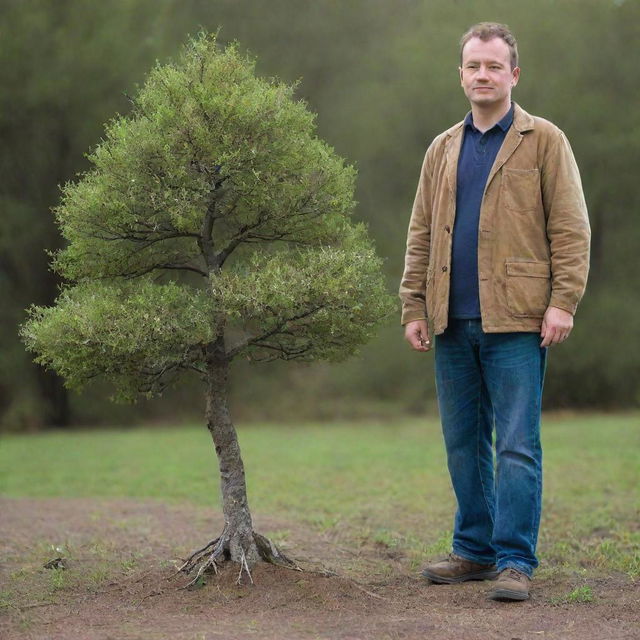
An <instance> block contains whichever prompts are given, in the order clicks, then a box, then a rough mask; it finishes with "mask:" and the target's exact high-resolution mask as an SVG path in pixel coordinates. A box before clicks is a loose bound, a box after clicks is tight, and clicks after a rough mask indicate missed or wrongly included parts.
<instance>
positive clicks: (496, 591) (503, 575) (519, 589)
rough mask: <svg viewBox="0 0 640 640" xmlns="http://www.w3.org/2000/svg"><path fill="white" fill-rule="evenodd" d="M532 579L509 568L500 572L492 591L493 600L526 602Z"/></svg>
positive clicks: (490, 596)
mask: <svg viewBox="0 0 640 640" xmlns="http://www.w3.org/2000/svg"><path fill="white" fill-rule="evenodd" d="M530 583H531V578H530V577H529V576H528V575H527V574H526V573H522V571H518V570H517V569H513V568H512V567H509V568H508V569H504V570H503V571H501V572H500V575H499V576H498V577H497V579H496V581H495V584H494V585H493V588H492V589H491V591H489V598H491V600H526V599H527V598H528V597H529V584H530Z"/></svg>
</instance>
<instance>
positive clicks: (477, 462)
mask: <svg viewBox="0 0 640 640" xmlns="http://www.w3.org/2000/svg"><path fill="white" fill-rule="evenodd" d="M460 45H461V48H460V56H461V66H460V68H459V72H460V82H461V84H462V88H463V90H464V93H465V95H466V96H467V98H468V99H469V102H470V104H471V111H470V112H469V113H468V114H467V116H466V118H465V119H464V121H462V122H460V123H458V124H456V125H455V126H453V127H452V128H451V129H449V130H447V131H445V132H444V133H442V134H441V135H439V136H438V137H436V138H435V140H434V141H433V142H432V144H431V145H430V146H429V148H428V150H427V152H426V155H425V159H424V163H423V165H422V170H421V173H420V180H419V184H418V190H417V194H416V198H415V201H414V205H413V211H412V214H411V221H410V224H409V231H408V238H407V250H406V256H405V269H404V275H403V278H402V283H401V285H400V298H401V300H402V302H403V308H402V324H403V325H404V326H405V337H406V339H407V340H408V341H409V343H410V344H411V346H412V347H413V349H415V350H416V351H421V352H426V351H429V350H430V348H431V339H430V332H429V326H431V328H432V330H433V333H434V334H435V371H436V388H437V394H438V404H439V409H440V415H441V421H442V429H443V434H444V440H445V446H446V451H447V464H448V467H449V472H450V475H451V480H452V484H453V488H454V492H455V495H456V500H457V505H458V508H457V512H456V517H455V526H454V533H453V544H452V553H451V554H450V555H449V557H448V558H447V559H446V560H443V561H441V562H437V563H434V564H430V565H428V566H427V567H426V569H425V570H424V571H423V575H424V576H425V577H427V578H429V579H430V580H431V581H432V582H436V583H447V584H451V583H458V582H463V581H465V580H478V579H486V578H496V579H495V581H494V582H493V585H492V589H491V590H490V592H489V597H490V598H493V599H496V600H525V599H526V598H528V597H529V582H530V579H531V576H532V574H533V571H534V569H535V568H536V567H537V566H538V560H537V558H536V555H535V550H536V542H537V536H538V527H539V522H540V511H541V489H542V451H541V448H540V406H541V397H542V385H543V378H544V372H545V364H546V352H547V348H548V347H549V346H551V345H556V344H559V343H561V342H564V341H565V340H566V339H567V337H568V336H569V334H570V333H571V329H572V327H573V315H574V313H575V311H576V307H577V305H578V302H579V301H580V299H581V297H582V295H583V293H584V289H585V285H586V280H587V272H588V265H589V240H590V229H589V222H588V218H587V210H586V205H585V201H584V196H583V193H582V187H581V183H580V175H579V173H578V168H577V166H576V163H575V160H574V157H573V154H572V152H571V148H570V146H569V143H568V141H567V139H566V138H565V136H564V134H563V133H562V131H560V130H559V129H558V128H557V127H556V126H554V125H553V124H551V123H550V122H548V121H546V120H544V119H542V118H537V117H534V116H531V115H529V114H528V113H526V112H525V111H524V110H523V109H522V108H521V107H520V106H519V105H517V104H515V103H512V101H511V91H512V89H513V87H515V86H516V84H517V82H518V78H519V77H520V69H519V67H518V51H517V45H516V40H515V38H514V37H513V35H512V34H511V32H510V31H509V29H508V27H506V26H505V25H500V24H495V23H480V24H477V25H475V26H473V27H471V28H470V29H469V31H468V32H467V33H465V34H464V36H463V37H462V40H461V43H460ZM494 429H495V433H496V442H495V446H496V460H497V464H496V467H495V470H494V461H493V447H492V436H493V430H494Z"/></svg>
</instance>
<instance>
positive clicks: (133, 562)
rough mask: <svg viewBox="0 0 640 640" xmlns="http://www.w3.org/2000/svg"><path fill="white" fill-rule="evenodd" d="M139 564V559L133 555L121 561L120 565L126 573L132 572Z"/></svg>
mask: <svg viewBox="0 0 640 640" xmlns="http://www.w3.org/2000/svg"><path fill="white" fill-rule="evenodd" d="M137 566H138V559H137V558H134V557H131V558H127V559H126V560H122V561H121V562H120V567H121V568H122V570H123V571H124V572H125V573H131V572H132V571H134V570H135V568H136V567H137Z"/></svg>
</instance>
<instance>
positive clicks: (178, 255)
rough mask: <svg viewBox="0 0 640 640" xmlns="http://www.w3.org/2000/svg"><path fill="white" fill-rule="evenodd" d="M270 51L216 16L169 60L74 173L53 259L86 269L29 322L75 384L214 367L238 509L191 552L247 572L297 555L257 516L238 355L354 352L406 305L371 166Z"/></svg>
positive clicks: (226, 462)
mask: <svg viewBox="0 0 640 640" xmlns="http://www.w3.org/2000/svg"><path fill="white" fill-rule="evenodd" d="M254 66H255V65H254V62H253V61H252V60H251V59H249V58H247V57H246V56H245V55H241V53H240V52H239V49H238V47H237V46H236V45H230V46H227V47H226V48H224V49H221V48H220V47H219V46H218V45H217V44H216V38H215V36H213V35H210V34H207V33H201V34H200V35H199V36H198V37H196V38H193V39H191V40H190V41H189V42H188V43H187V45H186V46H185V48H184V49H183V51H182V53H181V56H180V58H179V60H178V62H177V63H175V64H167V65H156V67H155V68H154V69H153V70H152V72H151V73H150V74H149V76H148V78H147V80H146V82H145V84H144V86H143V87H142V88H141V89H140V91H139V92H138V95H137V96H136V97H135V98H133V99H132V105H133V109H132V113H131V114H130V115H129V116H119V117H117V118H115V119H114V120H112V121H111V122H110V123H108V125H107V127H106V136H105V139H104V140H102V141H101V142H100V143H99V144H98V145H97V147H96V148H95V150H94V151H93V153H91V154H89V155H88V158H89V160H90V162H91V164H92V168H91V169H90V170H89V171H87V172H86V173H84V174H82V175H81V176H80V179H79V181H77V182H75V183H69V184H66V185H65V186H64V187H63V195H62V202H61V204H60V206H58V207H57V208H56V209H55V214H56V219H57V222H58V225H59V226H60V229H61V231H62V234H63V235H64V237H65V239H66V240H67V246H66V248H65V249H63V250H62V251H60V252H59V253H57V254H55V255H54V256H53V258H54V259H53V268H54V269H55V270H56V271H57V272H59V273H60V274H61V275H62V276H64V278H65V279H66V280H67V281H68V284H67V285H66V286H65V287H64V288H63V290H62V291H61V294H60V296H59V298H58V299H57V301H56V304H55V306H53V307H48V308H45V307H32V308H31V309H30V317H29V320H28V321H27V322H26V323H25V324H24V326H23V327H22V329H21V333H22V336H23V339H24V341H25V342H26V345H27V348H28V349H30V350H31V351H34V352H35V353H36V354H38V355H37V357H36V361H37V362H39V363H41V364H43V365H45V366H46V367H49V368H52V369H55V370H56V371H58V372H59V373H60V374H61V375H62V376H63V377H64V378H65V380H66V383H67V385H68V386H70V387H75V388H79V387H81V386H83V385H84V384H85V383H86V382H87V381H88V380H90V379H91V378H94V377H96V376H104V377H106V378H107V379H109V380H110V381H111V382H112V383H113V384H114V386H115V390H116V393H115V397H116V398H119V399H121V400H134V399H135V398H136V396H137V395H138V394H140V393H142V394H144V395H146V396H149V397H150V396H153V395H155V394H158V393H160V392H161V391H162V390H163V389H164V388H165V387H166V386H167V385H168V384H171V383H172V382H174V381H175V380H176V378H177V377H178V376H180V375H181V374H183V373H185V372H192V373H195V374H197V375H198V376H199V377H200V378H201V379H202V380H203V381H204V382H205V383H206V421H207V427H208V429H209V431H210V433H211V436H212V438H213V443H214V445H215V450H216V453H217V455H218V460H219V465H220V476H221V486H222V506H223V513H224V522H225V524H224V529H223V531H222V533H221V534H220V536H219V537H217V538H216V539H215V540H213V541H212V542H210V543H209V544H208V545H207V546H206V547H204V548H203V549H201V550H199V551H197V552H195V553H194V554H193V555H192V556H191V557H190V558H189V559H188V560H187V561H186V562H185V564H184V565H183V567H182V569H183V570H184V571H185V572H187V573H189V572H191V571H193V570H196V571H197V574H196V578H195V579H194V580H196V579H197V578H198V577H199V576H200V575H201V574H202V572H203V571H204V570H205V569H207V568H211V569H213V570H216V568H217V565H218V564H219V563H220V562H222V561H224V560H232V561H235V562H238V563H240V564H241V565H242V567H244V569H245V570H246V571H247V573H249V569H250V567H251V566H252V565H253V564H254V563H255V562H256V561H258V560H259V559H260V558H261V559H264V560H266V561H271V562H275V563H285V564H289V565H291V564H292V563H291V561H290V560H288V559H287V558H286V557H285V556H284V555H283V554H282V553H281V552H280V551H279V550H278V549H277V547H276V546H275V545H274V544H272V543H271V542H270V541H269V540H268V539H267V538H265V537H264V536H262V535H260V534H259V533H257V532H255V531H254V530H253V526H252V522H251V514H250V512H249V507H248V502H247V491H246V484H245V473H244V468H243V463H242V459H241V457H240V449H239V446H238V440H237V436H236V431H235V428H234V426H233V424H232V422H231V419H230V415H229V410H228V406H227V384H228V377H229V367H230V363H231V361H232V360H233V358H235V357H237V356H243V357H246V358H248V359H249V360H251V361H253V362H264V361H269V360H275V359H283V360H294V359H298V360H316V359H326V360H334V361H335V360H339V359H343V358H345V357H346V356H348V355H349V354H352V353H353V352H354V351H355V349H356V347H357V346H358V345H359V344H362V343H364V342H365V341H366V340H367V339H368V338H369V337H370V336H371V335H372V332H373V329H374V326H375V325H376V324H377V322H378V321H379V320H380V319H381V318H382V317H383V316H384V315H385V314H386V313H388V311H389V310H390V309H391V308H392V303H391V298H390V296H389V295H388V294H387V293H386V291H385V286H384V281H383V278H382V275H381V269H380V265H381V263H380V259H379V258H378V257H376V254H375V252H374V249H373V247H372V244H371V242H370V241H369V240H368V238H367V234H366V230H365V228H364V227H363V226H362V225H354V224H352V223H351V222H350V221H349V214H350V212H351V211H352V209H353V206H354V200H353V186H354V178H355V171H354V169H353V168H352V167H350V166H346V165H345V164H344V162H343V160H342V159H341V158H339V157H338V156H337V155H336V154H335V153H334V152H333V150H332V149H331V148H330V147H328V146H327V145H326V144H325V143H324V142H322V141H321V140H319V139H318V138H317V137H316V136H315V133H314V116H313V114H312V113H310V112H309V111H308V110H307V108H306V106H305V104H304V103H303V102H301V101H296V100H294V98H293V91H294V87H292V86H287V85H285V84H282V83H280V82H278V81H276V80H264V79H260V78H257V77H256V76H255V73H254ZM241 572H242V568H241ZM249 575H250V574H249Z"/></svg>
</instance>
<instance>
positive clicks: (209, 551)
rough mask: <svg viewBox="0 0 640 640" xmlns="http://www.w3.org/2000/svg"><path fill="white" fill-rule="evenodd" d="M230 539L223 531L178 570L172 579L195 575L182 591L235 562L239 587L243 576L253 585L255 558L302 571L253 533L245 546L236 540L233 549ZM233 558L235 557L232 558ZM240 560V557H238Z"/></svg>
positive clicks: (277, 549)
mask: <svg viewBox="0 0 640 640" xmlns="http://www.w3.org/2000/svg"><path fill="white" fill-rule="evenodd" d="M231 543H232V536H231V535H230V534H227V532H226V531H223V532H222V535H221V536H220V537H218V538H216V539H215V540H212V541H211V542H209V543H208V544H207V545H205V546H204V547H202V549H198V550H197V551H194V552H193V553H192V554H191V555H190V556H189V557H188V558H187V559H186V560H185V561H184V563H183V564H182V565H181V566H180V567H179V568H178V570H177V571H176V573H175V574H174V575H177V574H178V573H185V574H187V575H190V574H192V573H193V572H195V577H194V578H193V579H192V580H191V581H190V582H189V583H187V584H186V585H185V586H184V587H181V588H182V589H188V588H189V587H192V586H194V585H195V584H196V583H197V582H198V581H199V580H200V578H201V577H202V576H203V575H204V574H205V573H215V574H217V573H218V569H219V568H220V566H221V565H222V564H223V563H225V562H237V563H238V564H239V565H240V571H239V573H238V579H237V580H236V582H237V583H238V584H241V581H242V575H243V573H246V574H247V576H248V578H249V580H250V582H251V584H253V576H252V575H251V567H252V565H253V564H254V562H252V561H251V560H249V559H250V558H255V557H257V559H258V560H263V561H264V562H269V563H270V564H275V565H278V566H280V567H285V568H286V569H293V570H294V571H302V569H301V568H300V567H299V566H298V565H297V564H296V563H295V562H294V561H293V560H291V559H290V558H288V557H287V556H286V555H285V554H284V553H282V551H281V550H280V549H279V548H278V547H277V546H276V545H275V544H274V543H273V542H272V541H271V540H269V538H267V537H265V536H263V535H261V534H259V533H256V532H255V531H253V532H252V535H251V537H250V539H249V540H248V543H247V544H242V543H241V542H239V541H238V540H234V543H235V544H234V545H233V546H232V544H231ZM234 547H235V549H236V550H237V549H239V553H238V552H237V551H236V553H233V551H232V549H233V548H234ZM234 556H235V557H234ZM238 556H239V557H238Z"/></svg>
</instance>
